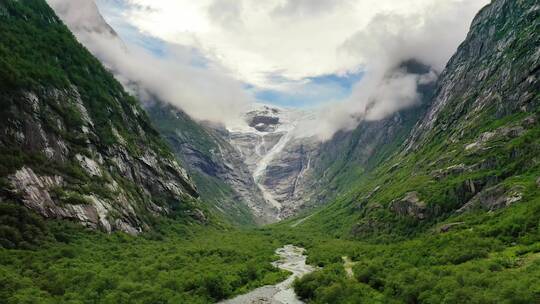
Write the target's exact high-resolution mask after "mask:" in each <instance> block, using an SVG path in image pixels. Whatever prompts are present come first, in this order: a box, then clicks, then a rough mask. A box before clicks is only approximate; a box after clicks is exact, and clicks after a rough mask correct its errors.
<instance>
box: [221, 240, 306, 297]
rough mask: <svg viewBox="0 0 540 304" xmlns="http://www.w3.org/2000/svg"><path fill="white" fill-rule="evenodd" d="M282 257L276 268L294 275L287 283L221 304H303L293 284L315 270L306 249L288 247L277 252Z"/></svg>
mask: <svg viewBox="0 0 540 304" xmlns="http://www.w3.org/2000/svg"><path fill="white" fill-rule="evenodd" d="M276 253H277V254H278V255H279V256H280V257H281V259H280V260H279V261H277V262H274V263H273V264H274V266H276V267H279V268H281V269H284V270H287V271H290V272H292V275H291V276H290V277H289V278H288V279H287V280H285V281H283V282H281V283H279V284H276V285H270V286H263V287H260V288H257V289H255V290H253V291H252V292H250V293H247V294H244V295H241V296H238V297H236V298H234V299H231V300H227V301H223V302H220V303H221V304H263V303H264V304H302V303H304V302H302V301H300V300H299V299H298V298H297V296H296V294H295V293H294V289H293V287H292V283H293V282H294V279H295V278H297V277H301V276H303V275H305V274H308V273H310V272H312V271H314V270H315V268H313V267H312V266H309V265H307V264H306V258H307V257H306V256H305V255H304V248H300V247H296V246H293V245H286V246H284V247H282V248H279V249H277V250H276Z"/></svg>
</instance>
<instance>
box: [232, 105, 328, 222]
mask: <svg viewBox="0 0 540 304" xmlns="http://www.w3.org/2000/svg"><path fill="white" fill-rule="evenodd" d="M310 117H311V113H309V112H308V111H302V110H293V109H284V108H279V107H275V106H268V105H262V104H257V105H254V106H253V109H251V110H250V111H248V112H247V113H246V115H245V125H242V126H238V127H234V128H231V129H230V130H229V131H228V133H227V135H226V137H224V138H225V139H226V140H227V141H228V142H229V143H230V145H231V146H233V147H234V148H235V149H236V150H237V151H238V152H239V155H240V157H241V159H242V161H243V162H244V163H245V164H246V167H247V169H248V170H249V171H250V173H251V175H252V179H253V180H254V181H255V183H256V185H257V186H258V188H259V189H260V191H261V193H262V194H263V197H264V204H265V208H266V210H267V212H271V213H270V215H271V217H272V221H277V220H279V219H283V218H286V217H288V216H291V215H293V214H295V213H296V212H297V211H298V208H299V206H301V205H302V204H303V203H304V202H305V201H306V198H308V197H309V195H310V193H307V192H305V191H304V181H305V180H306V178H307V176H309V172H310V171H311V165H310V162H311V158H312V157H314V155H315V154H316V153H317V151H318V149H317V148H318V147H319V145H320V142H319V141H317V140H315V139H312V138H297V137H295V136H294V132H295V128H296V126H297V123H298V122H299V121H301V120H304V119H309V118H310Z"/></svg>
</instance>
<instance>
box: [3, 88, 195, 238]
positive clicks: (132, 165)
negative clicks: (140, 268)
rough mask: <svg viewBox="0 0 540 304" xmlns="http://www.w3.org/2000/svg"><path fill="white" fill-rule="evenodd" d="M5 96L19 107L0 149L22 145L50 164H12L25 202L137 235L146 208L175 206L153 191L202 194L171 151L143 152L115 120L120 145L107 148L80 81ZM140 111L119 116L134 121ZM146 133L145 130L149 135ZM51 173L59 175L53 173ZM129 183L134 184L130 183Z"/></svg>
mask: <svg viewBox="0 0 540 304" xmlns="http://www.w3.org/2000/svg"><path fill="white" fill-rule="evenodd" d="M0 98H2V99H3V100H4V102H6V103H7V104H11V105H12V106H11V107H10V108H8V111H7V112H6V115H7V114H9V115H10V117H11V118H10V119H8V120H6V121H3V122H0V133H1V134H3V136H2V137H1V138H0V149H10V148H15V147H16V148H17V149H20V151H21V153H23V154H26V155H32V156H33V157H36V158H37V159H39V156H40V155H43V156H44V157H46V159H48V162H49V164H45V163H43V161H37V162H34V163H31V164H28V165H26V166H24V167H22V168H13V173H11V174H10V175H9V176H6V177H7V178H8V180H9V181H10V182H11V188H12V189H13V191H14V192H15V193H16V194H18V195H19V196H20V197H22V200H23V203H24V204H25V206H27V207H28V208H31V209H34V210H36V211H37V212H38V213H40V214H41V215H43V216H44V217H47V218H59V219H61V218H66V219H71V220H74V221H78V222H81V223H82V224H84V225H85V226H87V227H90V228H94V229H101V230H103V231H106V232H111V231H114V230H122V231H125V232H127V233H138V232H140V231H143V230H144V229H147V228H148V224H147V223H146V222H145V220H144V217H143V214H142V213H141V212H140V211H142V210H146V211H148V212H149V213H150V214H154V215H165V214H167V213H168V212H169V207H170V206H168V205H166V204H165V205H163V202H161V201H160V202H157V201H154V197H158V196H159V197H168V199H170V200H171V201H174V200H175V201H176V202H182V201H183V200H184V199H185V198H186V197H197V196H198V192H197V189H196V187H195V186H194V184H193V183H192V181H191V179H190V178H189V177H188V176H187V173H186V172H185V170H184V169H183V168H182V167H180V165H179V164H178V163H177V162H176V160H174V159H172V157H171V156H169V157H165V156H163V155H161V156H158V153H157V152H156V151H154V150H153V148H152V147H151V146H150V145H140V146H139V147H138V150H139V151H140V155H135V153H134V152H133V150H131V151H130V150H129V149H128V145H131V146H132V147H133V146H134V145H136V144H135V143H134V142H133V141H132V142H130V143H128V141H127V139H124V138H122V137H121V136H120V134H119V132H118V130H116V128H115V127H113V126H111V131H112V134H113V135H114V136H115V137H116V138H117V139H118V143H117V144H114V145H108V146H103V144H102V143H101V139H100V138H99V137H98V136H97V135H96V134H97V132H96V126H95V124H94V122H93V120H92V118H91V114H90V113H89V110H88V109H87V107H86V105H85V101H84V100H82V98H81V96H80V94H79V92H78V91H77V88H76V87H74V86H72V87H71V88H70V89H65V90H58V89H48V90H46V89H44V90H42V91H41V92H39V93H36V92H30V91H26V92H12V93H10V94H9V95H5V94H2V93H0ZM117 102H120V101H119V100H117ZM63 108H69V109H70V110H69V111H70V112H69V113H70V116H71V117H65V116H63V115H60V112H59V111H58V109H63ZM130 110H133V111H135V110H136V107H131V108H128V110H127V111H130ZM137 113H138V112H126V113H119V114H120V115H121V116H123V117H124V118H125V119H126V121H127V120H128V119H130V120H129V121H130V123H129V124H131V125H132V126H133V127H135V125H136V123H134V122H133V121H136V118H133V117H135V116H136V115H137ZM126 124H128V123H127V122H126ZM68 125H69V126H70V127H69V130H68V128H67V127H66V126H68ZM100 127H102V126H100ZM146 136H148V135H145V134H144V133H140V134H139V138H141V140H142V141H144V140H146V138H147V137H146ZM75 151H77V152H75ZM66 168H70V169H69V170H67V169H66ZM51 171H52V172H57V173H55V174H50V173H48V172H51ZM93 177H99V179H93ZM78 179H82V180H84V182H81V181H78ZM96 180H99V182H97V181H96ZM126 183H131V184H132V185H133V187H132V188H129V187H126ZM134 188H136V189H137V191H133V189H134ZM139 191H140V192H139ZM135 206H136V208H135ZM135 209H137V210H138V211H137V212H136V211H135Z"/></svg>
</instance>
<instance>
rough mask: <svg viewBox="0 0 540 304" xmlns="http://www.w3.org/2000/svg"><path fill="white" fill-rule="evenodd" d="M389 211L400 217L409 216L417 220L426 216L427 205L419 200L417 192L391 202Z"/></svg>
mask: <svg viewBox="0 0 540 304" xmlns="http://www.w3.org/2000/svg"><path fill="white" fill-rule="evenodd" d="M390 210H392V211H393V212H395V213H397V214H399V215H401V216H411V217H414V218H416V219H419V220H423V219H426V218H427V216H428V208H427V205H426V203H425V202H423V201H421V200H420V198H419V196H418V193H417V192H409V193H407V194H406V195H405V196H404V197H403V198H401V199H398V200H395V201H393V202H391V203H390Z"/></svg>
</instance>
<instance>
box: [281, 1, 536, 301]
mask: <svg viewBox="0 0 540 304" xmlns="http://www.w3.org/2000/svg"><path fill="white" fill-rule="evenodd" d="M539 67H540V5H538V1H533V0H531V1H527V0H525V1H514V0H494V1H492V3H491V4H490V5H488V6H487V7H486V8H484V9H483V10H482V11H481V12H480V13H479V14H478V16H477V17H476V18H475V20H474V22H473V24H472V27H471V31H470V33H469V35H468V37H467V39H466V40H465V42H464V43H463V44H462V45H461V46H460V48H459V49H458V51H457V53H456V54H455V55H454V57H453V58H452V59H451V60H450V62H449V63H448V65H447V67H446V69H445V71H444V72H443V73H442V75H441V76H440V78H439V81H438V83H437V86H436V89H435V96H434V98H433V101H432V102H431V105H430V106H429V108H428V109H427V112H426V114H425V116H424V117H423V118H422V119H421V120H420V122H418V124H416V126H415V127H414V128H413V130H412V132H411V135H410V136H408V138H407V139H406V140H405V141H404V142H403V144H402V145H401V146H399V147H398V148H397V149H396V150H395V152H394V153H393V154H390V155H389V156H388V157H386V158H385V159H384V161H383V162H380V163H379V164H378V165H377V166H375V167H373V168H372V169H369V170H365V171H363V172H361V174H359V177H358V178H357V179H356V180H355V181H354V182H353V183H351V187H350V189H349V192H348V193H345V194H343V195H341V196H339V197H338V198H337V199H336V200H334V201H333V202H332V203H331V204H330V205H329V206H327V207H324V208H320V209H319V210H318V211H317V212H316V213H314V214H312V215H311V216H307V217H304V218H303V219H300V220H295V221H289V222H286V223H282V224H280V225H279V226H277V227H276V228H275V233H281V234H283V235H288V236H289V238H290V239H293V240H297V241H299V242H302V243H303V244H304V245H305V246H306V247H307V248H308V253H309V255H310V262H311V263H314V264H317V265H319V266H322V267H323V268H322V270H321V271H319V272H318V273H314V274H311V275H308V276H306V277H304V278H303V279H302V280H300V281H298V282H297V283H296V284H295V290H296V292H297V294H299V295H300V296H301V297H302V298H303V299H305V300H306V301H309V302H310V303H349V302H351V303H356V302H362V303H538V301H539V299H540V292H539V290H538V286H540V255H539V254H538V253H539V252H540V248H539V244H540V229H539V227H540V226H539V223H540V123H539V118H540V117H539V115H540V95H539V92H540V87H539V86H540V81H539V77H540V72H539ZM383 156H384V155H382V156H381V157H383ZM359 167H360V166H359ZM360 169H364V168H361V167H360ZM349 257H350V259H351V260H352V261H353V262H352V264H354V266H352V267H351V268H350V270H351V271H352V276H351V277H349V278H347V276H346V273H345V270H344V264H343V262H342V259H343V260H346V261H349ZM347 264H348V265H350V264H351V263H347Z"/></svg>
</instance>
